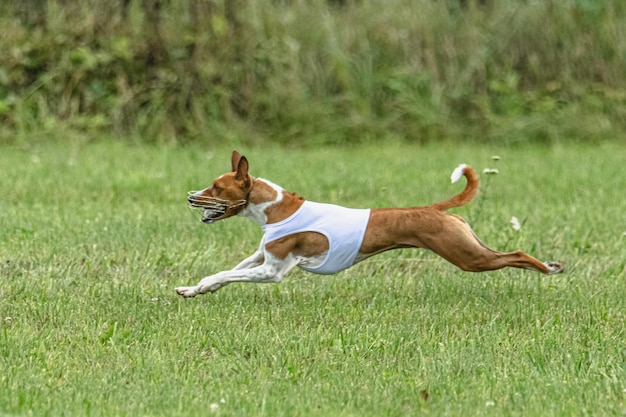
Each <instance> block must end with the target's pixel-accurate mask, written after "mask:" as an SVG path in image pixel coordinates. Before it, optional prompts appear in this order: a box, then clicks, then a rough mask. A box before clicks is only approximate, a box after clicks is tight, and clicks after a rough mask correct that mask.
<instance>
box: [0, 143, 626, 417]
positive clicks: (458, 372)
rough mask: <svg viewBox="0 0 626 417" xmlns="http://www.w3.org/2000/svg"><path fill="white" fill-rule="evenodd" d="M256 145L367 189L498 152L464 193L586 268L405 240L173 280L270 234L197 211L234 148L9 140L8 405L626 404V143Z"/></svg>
mask: <svg viewBox="0 0 626 417" xmlns="http://www.w3.org/2000/svg"><path fill="white" fill-rule="evenodd" d="M241 150H242V151H244V153H245V154H246V155H247V156H248V157H249V159H250V162H251V172H252V173H253V174H254V175H257V176H263V177H266V178H270V179H272V180H273V181H275V182H277V183H279V184H281V185H283V186H284V187H286V188H287V189H289V190H293V191H297V192H298V193H300V194H302V195H303V196H305V197H307V198H310V199H312V200H318V201H330V202H337V203H342V204H344V205H348V206H378V207H380V206H389V205H400V206H408V205H423V204H430V203H432V202H434V201H437V200H441V199H444V198H447V197H449V196H450V195H452V194H453V193H455V192H457V191H458V190H459V189H460V188H461V187H462V185H459V184H454V185H450V184H449V174H450V172H451V170H452V169H453V168H454V167H455V166H456V165H457V164H458V163H460V162H467V163H469V164H472V165H473V166H475V167H476V168H477V169H479V170H480V171H482V169H484V168H487V167H489V168H493V167H496V168H498V169H499V171H500V173H499V174H498V175H497V176H493V177H489V178H488V179H487V178H485V176H484V175H482V179H483V189H482V191H483V192H482V194H481V195H480V196H479V197H478V198H477V199H476V200H475V201H474V202H473V203H472V204H471V205H469V206H467V207H464V208H461V209H457V210H456V212H457V213H459V214H461V215H463V216H464V217H466V218H467V219H469V220H470V221H471V222H472V223H473V226H474V229H475V230H476V232H477V233H478V235H479V236H481V237H482V238H483V240H485V241H486V242H487V243H488V244H490V245H491V246H493V247H496V248H499V249H504V248H505V247H506V249H511V250H512V249H516V248H521V249H524V250H525V251H528V252H530V253H532V254H533V255H535V256H537V257H538V258H540V259H543V260H547V259H551V260H560V261H563V262H564V263H565V265H566V268H567V269H566V273H565V274H563V275H558V276H550V277H546V276H540V275H538V274H535V273H533V272H528V271H519V270H503V271H497V272H493V273H488V274H479V275H478V274H470V273H464V272H462V271H459V270H457V269H455V268H454V267H452V266H451V265H449V264H448V263H446V262H445V261H444V260H442V259H440V258H438V257H436V256H434V255H432V254H430V253H428V252H425V251H418V250H410V251H395V252H389V253H386V254H383V255H381V256H378V257H375V258H372V259H370V260H368V261H365V262H364V263H362V264H360V265H358V266H356V267H354V268H352V269H350V270H348V271H346V272H344V273H341V274H338V275H334V276H315V275H312V274H308V273H305V272H303V271H300V270H297V271H293V272H292V273H290V274H289V275H288V276H287V277H286V279H285V280H284V281H283V282H282V283H280V284H276V285H247V284H233V285H230V286H228V287H226V288H224V289H223V290H221V291H219V292H218V293H215V294H212V295H207V296H203V297H197V298H195V299H189V300H185V299H181V298H179V297H177V296H176V295H175V293H174V291H173V288H174V287H176V286H178V285H187V284H191V283H195V282H196V281H197V280H198V279H199V278H201V277H202V276H204V275H208V274H210V273H212V272H216V271H219V270H222V269H225V268H228V267H230V266H232V265H234V264H236V263H237V262H238V261H239V260H241V259H242V258H243V257H244V256H246V255H248V254H250V253H251V252H252V251H253V250H254V249H255V248H256V245H257V243H258V240H259V238H260V236H261V231H260V229H259V228H258V227H257V226H255V225H254V224H252V223H251V222H249V221H247V220H245V219H233V220H230V221H227V222H222V223H218V224H215V225H212V226H205V225H202V224H200V223H199V222H198V219H197V218H195V217H193V216H192V215H190V214H189V213H188V211H187V209H186V205H185V197H186V191H187V190H190V189H198V188H200V187H203V186H205V185H207V184H209V181H210V180H211V179H212V178H213V177H214V176H216V175H218V174H221V173H223V172H224V171H225V170H226V169H227V168H228V166H229V152H230V149H226V148H221V149H220V148H217V149H210V150H209V149H201V148H196V147H187V148H174V147H171V148H170V147H150V146H131V145H123V144H119V143H96V144H90V145H84V144H80V143H78V142H76V143H73V142H71V141H67V142H65V143H56V144H46V145H39V146H35V147H23V148H18V147H3V148H2V151H1V152H0V167H2V175H1V176H0V194H1V195H2V210H1V211H0V282H1V286H0V320H1V321H0V415H7V416H22V415H23V416H26V415H36V416H61V415H68V416H69V415H91V416H113V415H117V416H123V415H128V416H144V415H145V416H193V415H198V416H206V415H208V414H214V415H223V416H240V415H249V416H382V415H390V416H407V415H433V416H443V415H451V416H472V415H493V416H503V415H518V416H533V415H534V416H573V415H594V416H598V415H603V416H604V415H624V412H626V369H625V368H626V347H625V346H626V344H625V343H624V341H625V339H626V324H625V323H626V317H625V315H626V313H625V312H626V301H625V300H626V274H625V266H624V265H625V258H626V256H625V254H626V251H625V250H624V245H625V242H626V240H625V239H626V237H625V236H624V232H626V225H625V223H624V214H623V213H624V207H625V206H626V197H625V194H624V191H623V190H624V189H626V177H625V176H624V175H623V172H624V171H623V170H624V156H623V155H624V154H625V153H624V152H625V149H624V147H623V146H619V145H616V144H613V145H606V146H596V147H590V146H589V147H587V146H580V145H572V146H567V147H555V148H551V149H547V148H531V147H520V148H497V147H486V146H469V145H460V146H459V145H450V144H442V145H437V146H435V145H432V146H427V147H419V146H406V145H398V144H388V145H386V146H380V144H379V145H378V146H373V145H372V146H364V147H358V148H333V149H330V148H329V149H317V150H311V149H307V150H294V149H289V150H288V149H282V148H275V147H269V148H263V149H260V148H259V149H241ZM493 154H498V155H500V156H501V160H500V161H497V162H496V161H493V160H491V156H492V155H493ZM511 216H516V217H518V218H519V219H520V221H522V222H523V228H522V229H521V230H520V231H519V232H515V231H513V230H512V228H511V227H510V224H509V221H510V218H511ZM425 393H427V394H428V398H427V399H424V394H425ZM211 410H213V411H211Z"/></svg>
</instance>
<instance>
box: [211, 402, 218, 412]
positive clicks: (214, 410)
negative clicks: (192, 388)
mask: <svg viewBox="0 0 626 417" xmlns="http://www.w3.org/2000/svg"><path fill="white" fill-rule="evenodd" d="M218 408H220V405H219V404H218V403H211V405H209V409H210V410H211V412H212V413H214V412H216V411H217V409H218Z"/></svg>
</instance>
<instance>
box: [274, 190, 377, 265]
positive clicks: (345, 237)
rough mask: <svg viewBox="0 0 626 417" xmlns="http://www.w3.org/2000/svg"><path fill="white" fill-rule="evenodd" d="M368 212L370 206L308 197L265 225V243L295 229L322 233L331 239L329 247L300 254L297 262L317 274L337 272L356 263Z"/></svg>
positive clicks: (298, 231) (288, 233)
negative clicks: (291, 211) (309, 254)
mask: <svg viewBox="0 0 626 417" xmlns="http://www.w3.org/2000/svg"><path fill="white" fill-rule="evenodd" d="M369 216H370V210H369V209H351V208H346V207H341V206H336V205H333V204H323V203H314V202H310V201H305V202H304V204H303V205H302V207H300V209H299V210H298V211H296V212H295V213H294V214H293V215H291V216H290V217H288V218H287V219H285V220H283V221H281V222H278V223H272V224H267V225H264V226H263V231H264V232H265V235H264V236H263V243H264V244H267V243H270V242H272V241H275V240H277V239H280V238H282V237H285V236H289V235H292V234H295V233H302V232H315V233H319V234H321V235H323V236H325V237H326V239H327V240H328V248H329V249H328V251H327V252H326V253H321V254H319V255H316V256H313V257H307V258H301V259H300V261H301V262H300V263H299V264H298V266H300V267H301V268H302V269H305V270H307V271H310V272H315V273H317V274H334V273H336V272H339V271H341V270H343V269H346V268H349V267H350V266H352V265H353V264H354V263H355V258H356V256H357V254H358V252H359V249H360V247H361V243H362V242H363V236H364V235H365V229H366V228H367V223H368V221H369Z"/></svg>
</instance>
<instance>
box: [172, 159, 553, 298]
mask: <svg viewBox="0 0 626 417" xmlns="http://www.w3.org/2000/svg"><path fill="white" fill-rule="evenodd" d="M231 164H232V171H231V172H228V173H226V174H223V175H221V176H220V177H218V178H217V179H216V180H215V181H214V182H213V184H212V185H211V186H210V187H209V188H206V189H204V190H202V191H196V192H194V191H192V192H189V195H188V204H189V206H190V207H192V208H197V209H200V210H202V218H201V220H202V222H204V223H209V224H210V223H214V222H216V221H219V220H223V219H227V218H229V217H232V216H237V215H239V216H243V217H247V218H249V219H251V220H253V221H255V222H256V223H258V224H259V225H260V226H261V227H262V228H263V231H264V235H263V238H262V240H261V244H260V247H259V249H258V250H257V251H256V252H254V254H252V256H250V257H248V258H246V259H244V260H243V261H242V262H240V263H239V264H238V265H237V266H235V267H234V268H233V269H232V270H229V271H222V272H218V273H217V274H214V275H210V276H207V277H205V278H203V279H202V280H201V281H200V282H198V284H197V285H194V286H189V287H178V288H176V292H177V293H178V294H179V295H181V296H183V297H194V296H196V295H198V294H205V293H207V292H215V291H217V290H219V289H220V288H222V287H224V286H225V285H228V284H230V283H233V282H255V283H269V282H279V281H281V280H282V278H283V277H284V276H285V274H286V273H287V272H289V271H290V270H291V269H292V268H294V267H296V266H298V267H300V268H302V269H304V270H307V271H310V272H314V273H318V274H334V273H336V272H339V271H341V270H344V269H346V268H349V267H351V266H352V265H354V264H356V263H358V262H360V261H362V260H364V259H367V258H369V257H370V256H373V255H376V254H379V253H381V252H385V251H388V250H391V249H400V248H425V249H429V250H431V251H432V252H434V253H436V254H438V255H439V256H441V257H442V258H444V259H446V260H447V261H449V262H450V263H452V264H454V265H456V266H457V267H459V268H460V269H462V270H464V271H470V272H483V271H491V270H496V269H500V268H504V267H513V268H524V269H530V270H534V271H538V272H541V273H544V274H557V273H560V272H563V266H562V264H561V263H559V262H541V261H539V260H537V259H535V258H533V257H532V256H530V255H527V254H526V253H524V252H522V251H520V250H518V251H515V252H507V253H504V252H497V251H495V250H493V249H490V248H489V247H487V246H486V245H485V244H484V243H483V242H481V241H480V239H479V238H478V237H477V236H476V235H475V234H474V232H473V231H472V229H471V228H470V226H469V225H468V224H467V222H465V220H463V218H461V217H460V216H458V215H456V214H450V213H448V212H447V211H446V210H448V209H451V208H454V207H460V206H463V205H465V204H467V203H469V202H470V201H471V200H472V199H473V198H474V196H475V195H476V194H477V192H478V175H477V174H476V171H474V169H472V168H471V167H470V166H467V165H465V164H462V165H460V166H459V167H457V168H456V169H455V170H454V172H453V173H452V177H451V179H452V182H456V181H458V180H459V179H460V178H461V177H463V176H465V177H466V180H467V185H466V186H465V189H464V190H463V191H462V192H461V193H459V194H457V195H455V196H454V197H452V198H450V199H448V200H445V201H441V202H438V203H435V204H432V205H430V206H424V207H410V208H375V209H351V208H345V207H341V206H337V205H333V204H323V203H314V202H310V201H308V200H305V199H304V198H302V197H300V196H299V195H298V194H296V193H291V192H287V191H285V190H284V189H283V188H281V187H280V186H278V185H276V184H274V183H272V182H271V181H269V180H266V179H263V178H254V177H253V176H252V175H250V174H249V173H248V169H249V163H248V160H247V159H246V157H244V156H241V154H239V152H237V151H233V153H232V157H231Z"/></svg>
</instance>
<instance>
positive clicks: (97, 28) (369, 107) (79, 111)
mask: <svg viewBox="0 0 626 417" xmlns="http://www.w3.org/2000/svg"><path fill="white" fill-rule="evenodd" d="M0 9H1V10H0V22H1V25H2V28H3V29H2V36H1V37H0V121H1V123H2V126H3V128H2V131H1V133H0V140H2V141H3V142H5V143H12V142H24V141H33V140H44V139H45V138H50V137H64V136H65V135H67V134H69V133H71V134H80V135H84V136H85V137H87V138H91V137H99V136H102V135H105V136H114V137H118V138H121V139H123V140H145V141H150V142H163V141H167V142H179V143H184V142H189V141H201V142H204V143H207V144H210V143H216V142H217V141H222V142H223V141H229V140H236V141H244V142H247V143H254V142H260V143H263V142H266V141H274V142H280V143H288V144H307V145H316V144H325V143H350V142H355V141H367V140H374V139H384V138H391V137H393V138H400V139H402V140H410V141H433V140H440V139H446V140H461V139H466V138H470V139H477V140H483V141H493V142H496V141H497V142H507V143H516V142H525V141H536V142H540V143H548V144H550V143H556V142H562V141H569V140H577V141H600V140H605V139H611V140H622V139H623V138H624V132H625V131H626V77H625V76H624V75H625V74H626V2H623V1H621V0H606V1H601V2H600V1H592V0H545V1H534V0H527V1H519V0H482V1H472V0H464V1H460V0H448V1H432V0H411V1H398V0H390V1H358V0H344V1H338V0H336V1H321V0H313V1H304V0H291V1H286V0H285V1H277V0H273V1H271V0H258V1H243V0H222V1H220V0H181V1H173V0H170V1H167V0H117V1H114V0H112V1H96V0H77V1H69V0H48V1H46V0H21V1H6V0H5V1H2V3H1V5H0Z"/></svg>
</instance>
